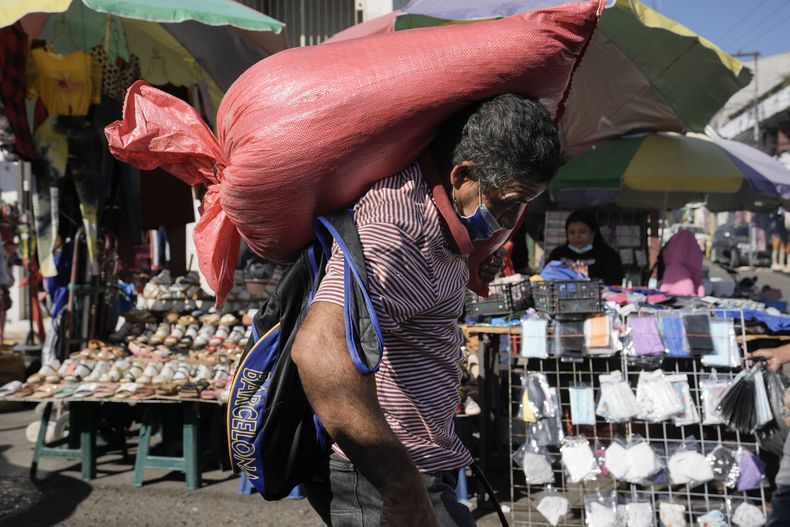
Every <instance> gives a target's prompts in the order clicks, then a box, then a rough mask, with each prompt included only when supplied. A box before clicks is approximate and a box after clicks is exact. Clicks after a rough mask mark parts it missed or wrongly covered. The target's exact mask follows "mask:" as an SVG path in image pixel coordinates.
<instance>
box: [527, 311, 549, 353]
mask: <svg viewBox="0 0 790 527" xmlns="http://www.w3.org/2000/svg"><path fill="white" fill-rule="evenodd" d="M548 324H549V323H548V321H547V320H544V319H541V318H528V319H526V320H524V319H522V320H521V356H522V357H527V358H533V359H546V358H548V356H549V349H548Z"/></svg>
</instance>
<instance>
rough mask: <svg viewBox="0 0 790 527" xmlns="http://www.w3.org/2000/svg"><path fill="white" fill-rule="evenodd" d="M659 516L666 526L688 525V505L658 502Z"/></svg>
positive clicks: (685, 526) (678, 526) (662, 523)
mask: <svg viewBox="0 0 790 527" xmlns="http://www.w3.org/2000/svg"><path fill="white" fill-rule="evenodd" d="M658 516H659V518H660V519H661V525H663V526H664V527H687V524H686V506H685V505H681V504H680V503H672V502H666V501H662V502H661V503H659V504H658Z"/></svg>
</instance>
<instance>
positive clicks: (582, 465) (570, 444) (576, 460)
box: [560, 436, 600, 483]
mask: <svg viewBox="0 0 790 527" xmlns="http://www.w3.org/2000/svg"><path fill="white" fill-rule="evenodd" d="M560 452H561V453H562V465H563V466H564V467H565V471H566V472H567V473H568V478H569V479H570V481H571V483H579V482H580V481H584V480H585V479H587V478H590V477H593V476H595V475H596V474H598V473H599V472H600V470H599V468H598V463H597V462H596V461H595V455H594V454H593V451H592V449H591V448H590V443H589V442H588V441H587V439H586V438H584V437H581V436H579V437H569V438H568V439H566V441H565V444H563V445H562V448H560Z"/></svg>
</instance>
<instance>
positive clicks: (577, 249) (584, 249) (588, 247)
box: [568, 243, 593, 254]
mask: <svg viewBox="0 0 790 527" xmlns="http://www.w3.org/2000/svg"><path fill="white" fill-rule="evenodd" d="M568 247H569V248H570V250H571V251H573V252H575V253H576V254H583V253H586V252H587V251H592V249H593V245H592V244H591V243H588V244H587V245H585V246H584V247H576V246H575V245H571V244H570V243H569V244H568Z"/></svg>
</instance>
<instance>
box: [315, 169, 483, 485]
mask: <svg viewBox="0 0 790 527" xmlns="http://www.w3.org/2000/svg"><path fill="white" fill-rule="evenodd" d="M432 192H433V193H434V194H436V193H442V194H443V196H442V197H441V200H442V203H443V204H444V205H446V203H447V202H448V200H447V194H446V192H445V191H444V190H443V189H441V188H439V187H434V188H433V189H432V188H431V186H430V185H429V184H428V182H426V181H425V179H424V178H423V174H422V171H421V170H420V166H419V165H418V164H417V163H414V164H412V165H410V166H409V167H407V168H406V169H404V170H403V171H401V172H399V173H397V174H395V175H394V176H391V177H389V178H387V179H383V180H381V181H379V182H378V183H376V184H375V185H374V186H373V187H372V188H371V189H370V190H369V191H368V192H367V193H366V194H365V195H364V196H363V197H362V198H361V199H360V200H359V202H358V203H357V205H356V206H355V207H354V220H355V223H356V225H357V229H358V231H359V238H360V241H361V243H362V250H363V253H364V255H365V263H366V269H367V273H368V282H369V284H368V288H369V293H370V296H371V299H372V301H373V304H374V308H375V310H376V315H377V316H378V319H379V323H380V325H381V329H382V333H383V336H384V354H383V357H382V361H381V368H380V370H379V371H378V373H377V374H376V387H377V391H378V398H379V403H380V405H381V408H382V410H383V411H384V415H385V417H386V419H387V422H388V423H389V425H390V427H391V428H392V430H393V431H394V432H395V435H396V436H397V437H398V439H399V440H400V441H401V443H403V445H404V446H405V447H406V449H407V450H408V452H409V454H410V456H411V458H412V459H413V460H414V462H415V464H416V465H417V468H418V469H419V470H420V471H422V472H434V471H437V470H452V469H457V468H459V467H463V466H467V465H469V464H470V462H471V459H472V458H471V456H470V454H469V452H468V451H467V450H466V448H465V447H464V446H463V445H462V444H461V441H460V440H459V439H458V436H457V435H456V434H455V428H454V426H453V416H454V415H455V407H456V405H457V404H458V402H459V387H460V382H461V369H460V362H461V359H462V353H461V343H462V336H461V333H460V331H459V328H458V317H460V316H461V311H462V309H463V304H464V289H465V287H466V284H467V282H468V280H469V270H468V267H467V262H466V258H464V257H463V256H461V255H460V254H458V253H456V252H455V251H454V250H453V249H452V246H451V243H450V240H451V239H452V238H451V236H450V235H449V234H446V232H445V230H446V229H447V227H446V225H445V224H444V222H443V221H442V217H443V216H442V213H440V209H439V208H437V205H436V204H435V203H434V199H432ZM446 209H447V207H446V206H445V207H443V208H442V210H446ZM446 214H447V213H445V215H446ZM452 220H456V221H457V219H456V218H455V217H453V218H452ZM456 243H457V241H456ZM467 244H468V240H467ZM458 245H459V246H462V244H458ZM315 301H317V302H318V301H324V302H332V303H335V304H338V305H343V259H342V256H341V254H340V249H339V248H338V246H337V244H335V245H334V247H333V249H332V257H331V258H330V260H329V262H328V264H327V274H326V276H325V277H324V279H323V281H322V282H321V285H320V287H319V289H318V292H317V295H316V297H315ZM335 449H336V450H338V447H337V445H335ZM338 451H339V450H338Z"/></svg>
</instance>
